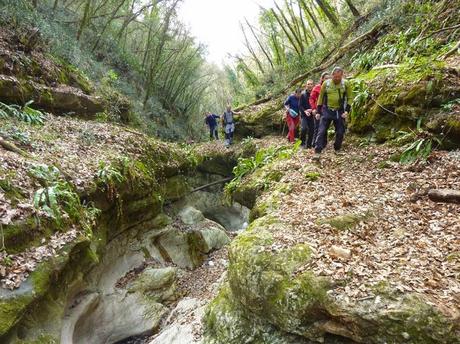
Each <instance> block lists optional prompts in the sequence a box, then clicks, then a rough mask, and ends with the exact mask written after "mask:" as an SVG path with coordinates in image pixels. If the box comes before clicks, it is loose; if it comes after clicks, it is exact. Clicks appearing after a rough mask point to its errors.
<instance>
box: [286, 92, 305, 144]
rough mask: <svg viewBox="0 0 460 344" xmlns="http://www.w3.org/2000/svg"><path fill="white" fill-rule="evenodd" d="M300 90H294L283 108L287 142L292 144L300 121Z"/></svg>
mask: <svg viewBox="0 0 460 344" xmlns="http://www.w3.org/2000/svg"><path fill="white" fill-rule="evenodd" d="M301 94H302V90H301V89H300V88H298V89H296V90H295V92H294V93H293V94H291V95H290V96H289V97H288V98H287V99H286V101H285V102H284V107H285V108H286V117H285V119H286V123H287V126H288V130H289V131H288V136H287V138H288V140H289V142H294V141H295V137H296V130H297V127H298V126H299V121H300V96H301Z"/></svg>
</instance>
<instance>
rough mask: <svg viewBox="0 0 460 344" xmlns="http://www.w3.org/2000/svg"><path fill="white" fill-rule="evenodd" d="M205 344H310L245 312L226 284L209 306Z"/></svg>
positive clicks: (206, 315)
mask: <svg viewBox="0 0 460 344" xmlns="http://www.w3.org/2000/svg"><path fill="white" fill-rule="evenodd" d="M204 322H205V328H206V331H205V333H204V343H205V344H222V343H226V344H241V343H254V344H265V343H270V344H311V343H312V342H311V341H309V340H307V339H306V338H302V337H300V336H295V335H292V334H288V333H285V332H282V331H280V330H279V329H277V328H276V327H275V326H273V325H272V324H270V323H269V322H267V321H266V320H264V319H263V318H261V317H258V316H257V315H255V314H254V313H250V312H248V311H247V310H246V309H245V308H244V307H243V306H242V305H241V304H240V303H238V301H236V298H235V297H233V295H232V291H231V289H230V288H229V286H228V285H227V284H225V285H224V286H223V287H222V288H221V290H220V291H219V294H218V296H217V297H216V298H215V299H214V300H213V301H212V302H211V303H210V304H209V305H208V307H207V309H206V314H205V316H204Z"/></svg>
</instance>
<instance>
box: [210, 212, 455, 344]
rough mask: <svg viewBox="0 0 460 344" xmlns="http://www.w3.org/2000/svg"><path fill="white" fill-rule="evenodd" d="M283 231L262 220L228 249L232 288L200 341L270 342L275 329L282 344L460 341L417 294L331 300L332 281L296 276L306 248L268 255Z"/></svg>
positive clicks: (213, 310)
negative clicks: (293, 339)
mask: <svg viewBox="0 0 460 344" xmlns="http://www.w3.org/2000/svg"><path fill="white" fill-rule="evenodd" d="M285 226H287V225H286V224H283V223H281V222H279V221H278V220H276V219H274V218H271V217H269V216H265V217H261V218H259V219H257V220H256V221H254V222H253V223H252V224H251V226H250V227H249V228H248V229H247V230H246V231H245V232H244V233H242V234H240V235H239V236H238V237H237V238H236V239H235V240H234V241H233V243H232V244H231V245H230V248H229V269H228V282H229V286H230V288H229V289H228V290H227V291H222V292H221V293H220V294H219V296H218V297H217V298H216V299H215V300H214V301H213V303H211V305H210V307H209V308H208V311H207V313H206V317H205V323H206V333H207V335H206V343H211V344H214V343H235V344H236V343H242V342H261V343H267V342H269V343H276V342H277V341H276V340H274V339H270V340H271V341H267V339H266V338H264V337H263V335H264V333H267V331H268V333H270V331H271V333H273V328H276V329H277V331H279V332H278V334H279V333H280V332H281V339H279V342H280V343H284V342H283V340H285V338H286V334H289V335H294V336H299V337H303V338H305V340H307V343H308V340H311V341H315V342H326V343H327V342H328V340H329V339H330V338H331V337H332V338H333V337H334V336H339V338H340V337H341V338H346V340H351V341H352V342H357V343H366V344H382V343H385V342H386V343H403V342H406V341H407V339H406V337H407V334H409V336H410V340H411V343H452V344H453V343H460V336H459V328H458V325H456V320H455V319H452V318H448V317H446V316H444V315H443V314H442V313H441V312H440V311H439V310H438V309H437V308H435V307H433V306H431V305H430V304H428V303H427V302H426V301H424V300H423V299H421V298H420V297H419V296H417V295H416V294H403V293H399V294H395V293H392V294H389V293H384V292H381V293H380V292H378V291H376V292H378V293H379V294H378V302H377V301H376V300H377V298H376V300H375V301H374V300H373V299H369V300H367V299H366V300H356V301H353V302H348V301H347V300H345V299H343V298H340V297H336V296H335V295H334V291H335V288H336V281H332V280H330V279H329V278H326V277H322V276H317V275H315V274H314V273H313V272H312V271H309V270H308V269H307V270H306V271H305V270H302V267H305V266H308V264H309V261H310V260H311V259H312V258H311V252H312V251H311V249H310V248H309V247H308V245H305V244H297V245H294V246H291V247H287V248H284V249H281V250H272V249H271V248H272V244H273V242H274V240H275V239H274V238H275V235H277V233H280V232H281V231H283V230H286V228H284V227H285ZM347 253H348V252H347ZM299 269H300V271H302V272H299ZM341 282H342V283H343V281H341ZM235 305H236V307H235ZM224 319H225V320H224ZM248 319H249V320H248ZM257 319H258V320H257ZM254 321H257V325H256V326H255V325H254ZM229 323H230V324H231V325H229ZM259 326H265V327H263V328H265V329H266V330H264V331H262V330H258V329H257V328H259V329H260V327H259ZM270 328H271V329H272V330H269V329H270ZM267 329H268V330H267ZM265 335H267V334H265ZM260 336H262V337H260ZM298 342H301V341H298Z"/></svg>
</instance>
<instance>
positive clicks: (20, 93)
mask: <svg viewBox="0 0 460 344" xmlns="http://www.w3.org/2000/svg"><path fill="white" fill-rule="evenodd" d="M25 100H27V101H28V100H33V101H34V106H36V107H38V108H41V109H45V110H49V111H53V112H55V113H77V114H82V115H94V114H96V113H98V112H102V111H104V106H103V104H102V99H101V98H99V97H94V96H89V95H87V94H84V93H83V92H82V91H81V90H80V89H77V88H73V87H70V86H65V87H64V86H58V87H50V86H44V85H41V84H37V83H36V82H34V81H30V80H21V79H17V78H15V77H13V76H5V75H0V101H3V102H10V103H19V104H24V103H25Z"/></svg>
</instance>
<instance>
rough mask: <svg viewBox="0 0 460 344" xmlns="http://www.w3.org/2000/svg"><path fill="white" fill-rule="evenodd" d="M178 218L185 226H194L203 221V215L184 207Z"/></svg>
mask: <svg viewBox="0 0 460 344" xmlns="http://www.w3.org/2000/svg"><path fill="white" fill-rule="evenodd" d="M179 217H180V219H181V220H182V222H183V223H185V224H187V225H194V224H197V223H199V222H201V221H203V220H204V215H203V213H202V212H201V211H199V210H197V209H196V208H194V207H192V206H187V207H185V208H184V209H183V210H182V211H181V212H180V213H179Z"/></svg>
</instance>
